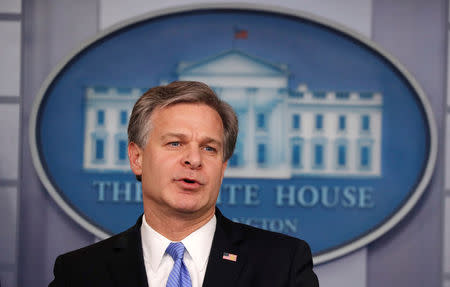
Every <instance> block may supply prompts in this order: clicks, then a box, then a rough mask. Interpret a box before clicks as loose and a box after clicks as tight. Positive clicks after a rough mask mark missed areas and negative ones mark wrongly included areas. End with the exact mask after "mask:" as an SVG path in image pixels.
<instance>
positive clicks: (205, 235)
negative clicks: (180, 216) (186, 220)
mask: <svg viewBox="0 0 450 287" xmlns="http://www.w3.org/2000/svg"><path fill="white" fill-rule="evenodd" d="M216 221H217V220H216V215H214V216H213V217H212V218H211V219H210V220H209V221H208V222H207V223H206V224H205V225H203V226H202V227H200V228H199V229H197V230H195V231H194V232H192V233H191V234H189V235H188V236H187V237H186V238H184V239H183V240H181V242H182V243H183V245H184V246H185V248H186V250H187V252H188V253H189V255H190V256H191V257H192V260H193V261H194V263H195V265H196V267H197V270H199V271H201V270H203V269H204V268H206V263H207V262H208V256H209V253H210V250H211V245H212V240H213V237H214V232H215V231H216ZM141 238H142V249H143V253H144V260H145V261H146V262H149V263H150V267H151V268H152V270H153V271H157V270H158V268H159V266H160V264H161V261H162V258H163V256H164V254H165V252H166V249H167V246H169V244H170V242H171V241H170V240H169V239H167V238H165V237H164V236H163V235H161V234H159V233H158V232H156V231H155V230H154V229H153V228H152V227H151V226H150V225H148V224H147V222H146V220H145V215H143V216H142V225H141Z"/></svg>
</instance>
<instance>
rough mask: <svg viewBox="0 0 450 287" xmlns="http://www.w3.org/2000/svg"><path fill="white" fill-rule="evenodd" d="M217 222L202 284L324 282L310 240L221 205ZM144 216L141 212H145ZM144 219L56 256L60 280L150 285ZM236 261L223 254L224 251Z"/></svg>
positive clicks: (309, 285)
mask: <svg viewBox="0 0 450 287" xmlns="http://www.w3.org/2000/svg"><path fill="white" fill-rule="evenodd" d="M216 217H217V226H216V232H215V234H214V239H213V244H212V247H211V253H210V255H209V259H208V266H207V269H206V274H205V279H204V281H203V286H213V287H220V286H224V287H225V286H226V287H231V286H257V287H263V286H268V287H269V286H270V287H278V286H304V287H315V286H319V283H318V280H317V277H316V275H315V274H314V272H313V270H312V267H313V266H312V259H311V251H310V249H309V246H308V244H307V243H306V242H304V241H302V240H300V239H296V238H293V237H289V236H286V235H282V234H279V233H274V232H269V231H264V230H261V229H257V228H253V227H251V226H247V225H243V224H239V223H235V222H232V221H230V220H228V219H227V218H225V217H224V216H223V215H222V214H221V213H220V211H219V210H218V209H216ZM140 218H142V217H140ZM140 227H141V219H139V220H138V221H137V223H136V225H134V226H133V227H131V228H130V229H128V230H127V231H125V232H122V233H120V234H118V235H115V236H113V237H111V238H109V239H106V240H104V241H101V242H98V243H96V244H94V245H91V246H88V247H85V248H82V249H79V250H76V251H73V252H70V253H67V254H64V255H61V256H59V257H58V258H57V259H56V262H55V267H54V274H55V279H54V280H53V282H51V283H50V285H49V287H57V286H58V287H60V286H95V287H101V286H105V287H106V286H107V287H113V286H117V287H118V286H142V287H146V286H148V285H147V277H146V273H145V266H144V259H143V255H142V244H141V233H140ZM224 252H227V253H231V254H236V255H237V261H236V262H233V261H230V260H225V259H223V253H224Z"/></svg>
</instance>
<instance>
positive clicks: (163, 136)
mask: <svg viewBox="0 0 450 287" xmlns="http://www.w3.org/2000/svg"><path fill="white" fill-rule="evenodd" d="M167 138H179V139H186V138H187V136H186V135H185V134H182V133H166V134H163V135H162V136H161V139H162V140H163V141H164V140H166V139H167Z"/></svg>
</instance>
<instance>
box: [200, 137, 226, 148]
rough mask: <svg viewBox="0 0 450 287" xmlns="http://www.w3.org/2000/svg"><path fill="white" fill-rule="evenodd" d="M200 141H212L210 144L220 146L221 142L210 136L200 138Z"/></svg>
mask: <svg viewBox="0 0 450 287" xmlns="http://www.w3.org/2000/svg"><path fill="white" fill-rule="evenodd" d="M202 143H203V144H211V143H212V144H215V145H217V146H218V147H222V143H221V142H220V141H219V140H216V139H214V138H211V137H206V138H204V139H203V140H202Z"/></svg>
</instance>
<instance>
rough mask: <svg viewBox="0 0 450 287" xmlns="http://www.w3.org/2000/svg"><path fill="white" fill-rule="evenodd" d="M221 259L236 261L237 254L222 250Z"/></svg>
mask: <svg viewBox="0 0 450 287" xmlns="http://www.w3.org/2000/svg"><path fill="white" fill-rule="evenodd" d="M222 259H224V260H229V261H233V262H236V261H237V255H236V254H232V253H228V252H224V253H223V256H222Z"/></svg>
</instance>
